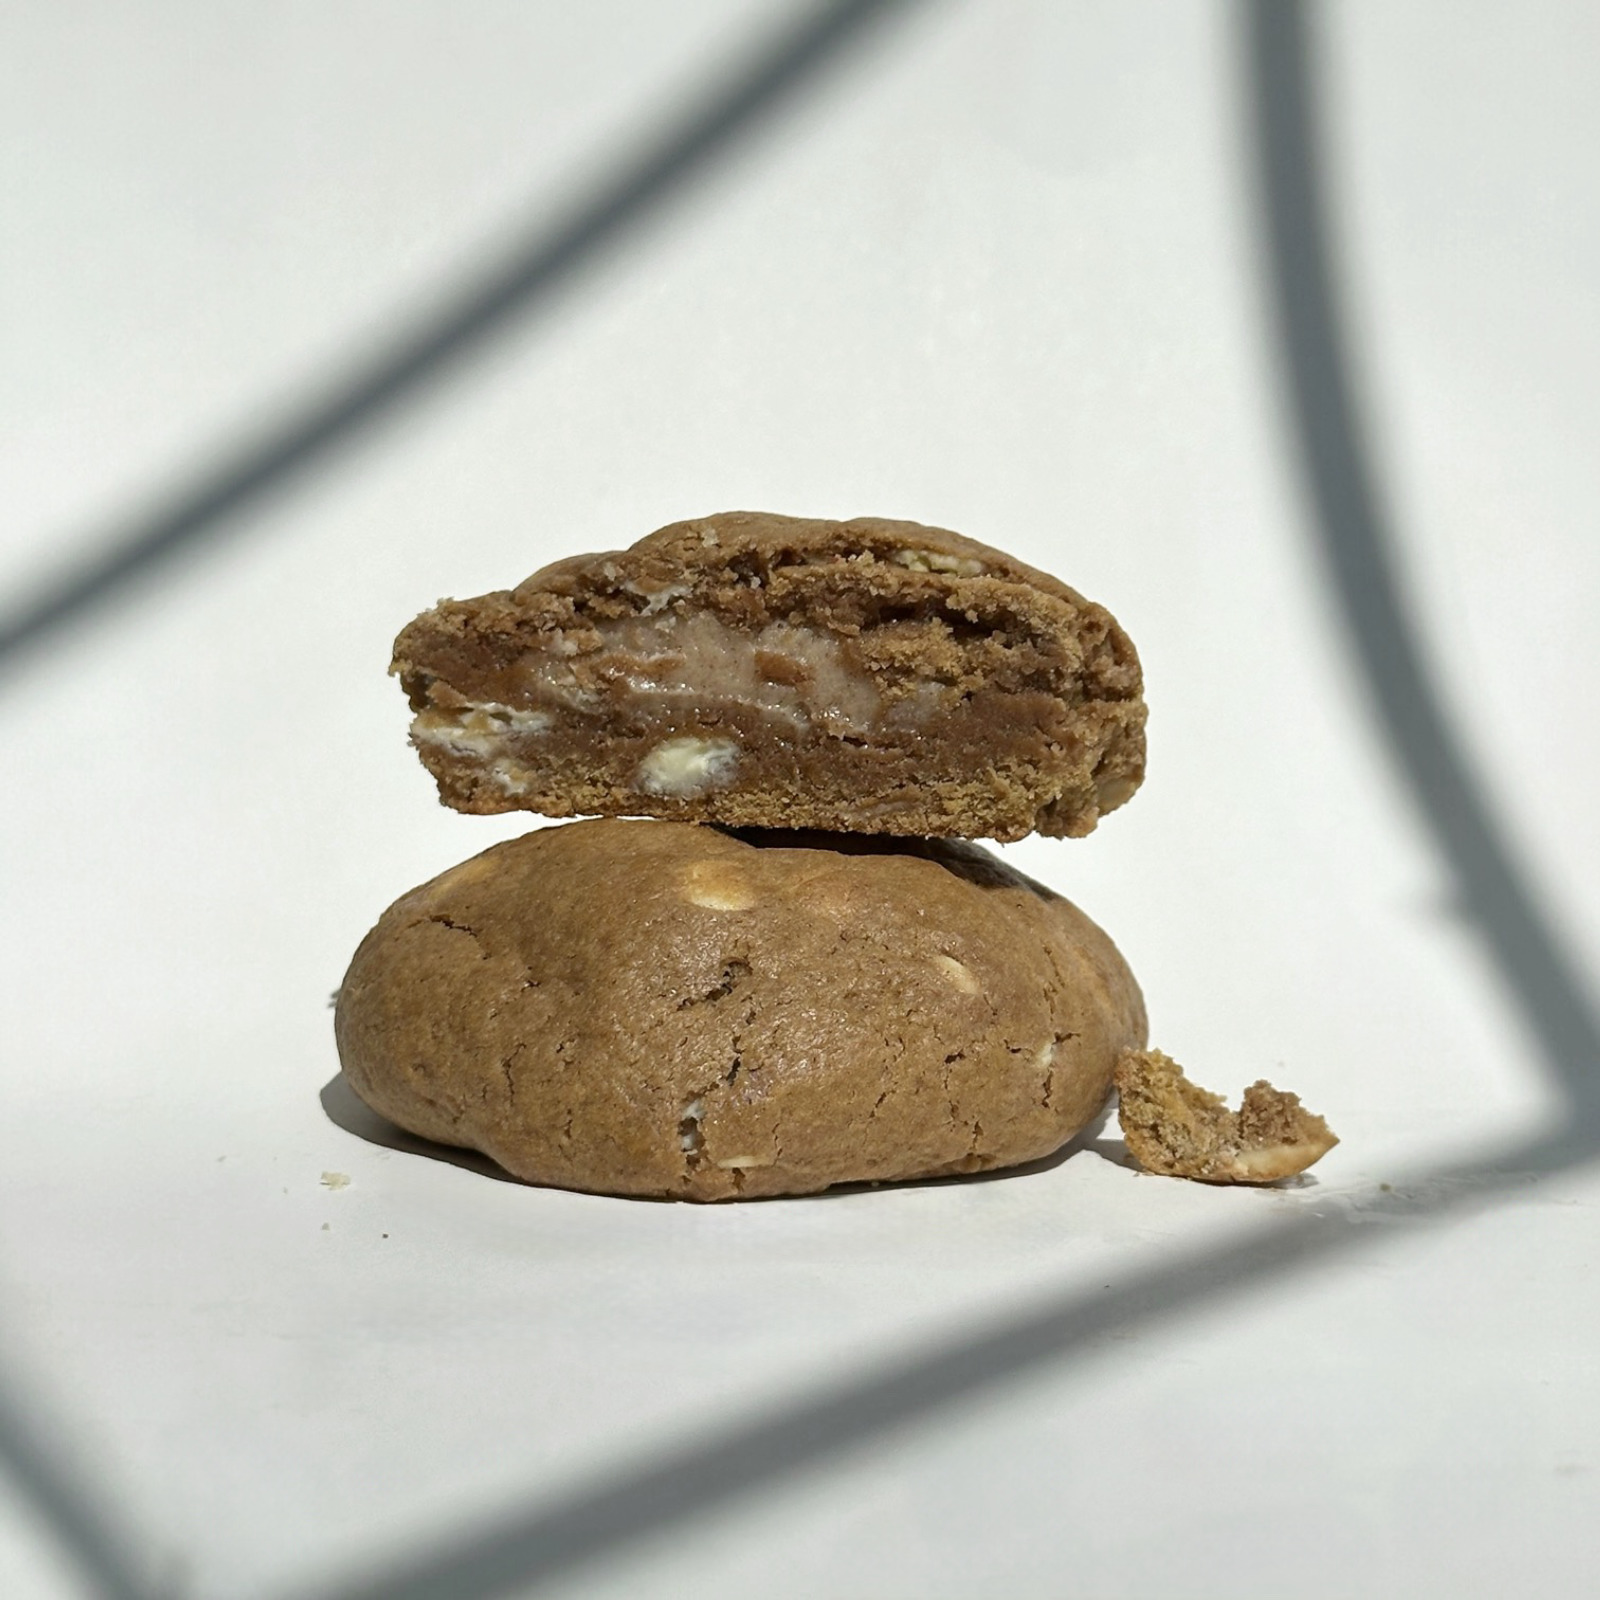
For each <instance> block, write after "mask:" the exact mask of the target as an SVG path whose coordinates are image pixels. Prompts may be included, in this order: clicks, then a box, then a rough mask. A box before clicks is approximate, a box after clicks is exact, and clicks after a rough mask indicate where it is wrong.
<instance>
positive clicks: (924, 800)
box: [391, 512, 1145, 839]
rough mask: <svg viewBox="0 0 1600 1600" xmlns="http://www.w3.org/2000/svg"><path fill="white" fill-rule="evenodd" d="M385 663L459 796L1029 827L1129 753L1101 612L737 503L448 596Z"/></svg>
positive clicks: (1095, 788) (850, 530)
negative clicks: (627, 542) (505, 586)
mask: <svg viewBox="0 0 1600 1600" xmlns="http://www.w3.org/2000/svg"><path fill="white" fill-rule="evenodd" d="M391 671H392V672H394V673H395V674H397V675H398V676H399V677H400V680H401V683H402V686H403V687H404V688H405V690H406V692H407V695H408V696H409V698H410V701H411V705H412V709H413V711H414V712H415V713H416V721H415V722H414V723H413V728H412V737H413V742H414V743H415V744H416V746H417V749H418V752H419V754H420V755H421V756H422V759H423V761H424V763H425V765H427V766H428V768H429V770H430V771H431V772H432V773H433V774H434V776H435V778H436V779H437V780H438V781H439V785H440V792H441V797H442V798H443V799H444V800H445V802H446V803H447V804H449V805H452V806H454V807H456V808H457V809H460V810H464V811H479V812H487V811H504V810H512V809H527V810H536V811H541V812H544V813H545V814H546V815H550V816H572V815H581V814H595V815H607V816H621V815H649V816H662V817H674V818H678V819H681V820H693V821H711V822H722V823H727V824H731V825H736V826H757V827H782V826H800V827H814V828H824V829H833V830H848V831H865V832H888V833H899V834H922V835H929V836H932V835H940V836H959V837H993V838H1000V839H1013V838H1020V837H1021V836H1023V835H1024V834H1026V833H1028V832H1031V831H1033V830H1034V829H1035V828H1037V829H1038V830H1039V831H1041V832H1044V833H1049V834H1056V835H1063V834H1066V835H1076V834H1083V833H1087V832H1089V831H1090V830H1091V829H1092V828H1093V827H1094V825H1095V822H1096V821H1097V820H1098V818H1099V816H1100V815H1101V814H1103V813H1104V812H1106V811H1110V810H1113V809H1115V807H1117V806H1119V805H1121V804H1123V803H1125V801H1126V800H1127V799H1128V798H1129V797H1130V796H1131V795H1132V794H1133V792H1134V790H1135V789H1136V788H1137V787H1138V785H1139V783H1140V781H1141V780H1142V778H1143V773H1144V717H1145V711H1144V703H1143V699H1142V679H1141V674H1140V669H1139V662H1138V657H1137V654H1136V653H1135V651H1134V649H1133V646H1132V643H1131V642H1130V641H1129V639H1128V638H1127V635H1126V634H1125V633H1124V632H1123V631H1122V629H1121V628H1120V627H1119V626H1118V625H1117V623H1116V621H1115V620H1114V619H1113V618H1112V617H1111V615H1110V614H1109V613H1108V612H1107V611H1106V610H1105V609H1104V608H1103V607H1101V606H1098V605H1096V604H1095V603H1094V602H1092V601H1090V600H1087V599H1085V598H1084V597H1083V596H1082V595H1080V594H1079V593H1078V592H1077V591H1076V590H1074V589H1071V588H1069V587H1068V586H1067V585H1066V584H1064V583H1062V582H1061V581H1060V580H1059V579H1057V578H1054V577H1052V576H1051V575H1050V574H1048V573H1044V572H1040V571H1038V570H1037V569H1035V568H1033V567H1030V566H1028V565H1026V564H1025V563H1023V562H1020V561H1018V560H1016V559H1015V558H1014V557H1012V556H1009V555H1007V554H1006V553H1005V552H1003V551H1000V550H996V549H994V548H992V547H990V546H988V545H984V544H980V543H978V542H977V541H976V540H973V539H968V538H965V537H964V536H962V535H961V534H958V533H954V532H952V531H950V530H948V529H944V528H933V527H926V526H924V525H922V524H920V523H915V522H905V521H894V520H890V519H885V518H875V517H858V518H853V519H850V520H848V521H837V522H836V521H828V520H823V519H815V518H802V517H787V516H778V515H773V514H768V513H758V512H727V513H723V514H721V515H718V516H712V517H704V518H699V519H695V520H692V521H687V522H680V523H674V524H672V525H671V526H669V527H665V528H662V529H660V530H658V531H657V532H655V533H652V534H650V535H649V536H648V537H646V538H644V539H642V540H640V541H639V542H638V543H637V544H635V545H633V546H632V547H631V548H629V549H627V550H623V551H613V552H604V553H601V554H596V555H585V556H577V557H571V558H568V559H565V560H562V561H558V562H555V563H553V564H552V565H550V566H547V567H545V568H543V569H542V570H541V571H539V572H537V573H535V574H534V575H533V576H532V577H530V578H528V579H526V580H525V581H524V582H522V583H521V584H519V585H517V587H516V588H514V589H510V590H499V591H496V592H494V593H491V594H487V595H482V596H479V597H477V598H476V599H472V600H464V601H453V600H451V601H444V602H441V604H440V605H438V606H437V607H435V608H434V609H433V610H432V611H430V612H427V613H425V614H424V615H422V616H421V617H418V618H417V619H416V620H415V621H414V622H412V623H411V624H410V625H409V626H408V627H407V628H405V629H404V630H403V631H402V632H401V634H400V636H399V638H398V639H397V640H396V643H395V650H394V658H393V661H392V663H391Z"/></svg>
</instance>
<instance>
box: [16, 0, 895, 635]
mask: <svg viewBox="0 0 1600 1600" xmlns="http://www.w3.org/2000/svg"><path fill="white" fill-rule="evenodd" d="M923 3H925V0H824V3H822V4H820V5H815V6H812V7H810V8H808V9H807V10H806V12H805V13H804V14H803V16H801V18H800V19H799V20H798V21H797V22H795V23H794V24H792V25H791V26H790V27H789V28H788V30H787V31H786V32H785V33H784V34H783V35H782V36H781V37H780V38H778V39H777V40H776V41H775V42H774V43H773V44H771V45H770V46H769V47H768V48H767V50H766V51H765V53H764V54H762V55H761V57H760V58H759V59H758V60H756V61H754V62H752V63H751V64H749V65H748V66H747V68H746V70H745V71H744V73H743V75H742V76H740V77H738V78H737V79H736V81H734V82H732V83H731V84H730V85H728V86H726V87H724V88H722V89H721V90H720V91H719V92H717V93H715V94H713V95H711V96H710V97H709V98H707V99H706V100H705V101H704V103H702V104H700V105H698V106H695V107H693V108H692V109H691V110H689V111H688V112H687V113H686V114H685V115H684V116H683V117H682V118H681V120H680V121H679V122H678V123H677V124H676V126H674V127H672V128H670V129H668V130H666V131H665V132H663V133H662V134H661V135H659V136H658V137H657V138H656V139H655V140H654V141H653V143H652V145H651V147H650V148H649V150H648V152H647V153H646V154H644V155H643V156H641V157H640V158H639V159H637V160H636V161H635V162H634V163H633V164H632V165H631V166H628V167H627V168H625V169H624V170H623V171H621V172H619V173H618V174H617V175H616V176H614V177H613V178H612V179H611V180H610V181H609V182H608V183H606V184H605V185H604V186H603V187H601V188H600V189H599V190H598V191H597V192H595V193H594V194H593V195H592V197H591V198H590V199H588V200H587V201H585V202H584V203H582V204H581V205H580V206H579V207H578V208H577V209H576V210H575V211H574V212H572V213H571V214H569V215H567V216H565V217H563V218H561V219H559V220H558V221H556V222H555V223H554V224H553V225H551V226H547V227H545V228H544V229H542V230H541V231H539V232H538V233H537V234H536V235H534V236H533V237H531V238H530V239H528V240H527V241H525V242H524V243H523V244H522V245H521V246H520V247H519V248H517V249H516V250H515V251H513V252H512V254H511V255H510V257H509V258H508V259H506V260H505V261H503V262H501V263H500V264H499V265H498V266H496V267H494V268H493V269H492V270H490V271H489V272H488V273H487V274H486V275H485V276H483V277H482V278H480V279H479V280H478V281H477V282H476V283H474V284H472V285H471V286H470V287H469V288H467V289H466V290H465V291H464V292H463V293H462V294H461V295H460V296H459V298H457V299H456V300H455V302H454V303H453V304H451V305H449V306H448V307H447V308H446V309H444V310H443V311H442V312H440V313H439V314H438V315H437V317H436V318H435V319H434V320H433V321H432V322H430V323H428V324H426V325H425V326H422V327H418V328H414V329H413V330H412V331H411V332H410V333H409V334H407V335H406V336H404V337H403V338H401V339H400V340H399V341H398V342H397V343H396V344H394V345H393V346H392V347H391V348H390V349H388V350H387V351H385V352H383V353H381V354H380V355H378V356H377V357H376V358H374V359H372V360H370V361H368V362H366V363H365V364H363V365H360V366H358V367H357V368H356V369H355V371H354V372H353V373H352V374H351V375H349V376H347V377H344V378H343V379H342V380H338V381H335V382H333V383H332V384H331V385H330V386H329V387H327V388H326V389H325V391H324V393H323V394H322V397H321V398H320V399H316V400H314V401H312V402H311V403H310V404H308V405H307V406H305V407H304V408H303V409H301V410H299V411H298V412H297V413H296V414H295V415H294V416H293V417H292V418H291V419H290V420H289V421H288V422H286V423H285V424H284V425H283V426H282V427H280V428H279V429H278V430H277V431H276V432H274V433H272V434H270V435H269V436H268V437H266V438H265V439H262V440H259V441H257V442H256V443H253V444H251V445H249V446H247V447H245V448H243V449H242V450H239V451H237V452H236V453H234V454H232V455H230V456H229V457H227V458H226V459H224V460H223V461H222V462H221V463H220V464H219V465H217V466H215V467H213V468H211V469H209V470H207V471H204V472H202V473H201V474H200V475H199V476H197V477H196V478H195V479H194V480H193V481H192V482H191V483H190V484H188V485H187V486H186V487H185V488H183V489H182V490H180V491H179V492H178V493H177V494H176V495H175V496H173V497H171V498H170V499H168V500H167V501H166V503H165V504H161V505H158V506H156V507H154V508H153V509H152V510H150V511H149V512H147V513H146V514H145V515H144V516H143V517H141V518H139V519H137V520H136V521H134V522H133V523H131V524H130V525H129V526H128V527H126V528H124V529H122V530H120V531H119V532H118V533H117V534H116V535H115V536H114V537H113V538H112V539H111V540H110V542H109V548H108V549H107V550H106V553H105V554H104V555H102V556H99V557H98V558H96V559H95V560H94V561H93V562H92V563H91V564H90V565H89V566H88V567H87V568H86V569H85V570H83V571H81V572H78V573H76V574H74V575H72V576H69V577H66V578H64V579H63V580H61V581H60V582H59V583H58V584H57V585H56V586H55V587H53V588H50V589H47V590H46V591H45V592H43V593H41V594H39V595H38V596H37V597H36V598H35V599H34V600H33V601H32V602H31V604H29V605H27V606H26V607H25V608H24V609H23V610H21V611H20V612H19V613H18V614H16V615H14V616H12V617H10V618H9V619H0V667H3V666H4V665H6V664H9V663H10V662H11V661H12V660H13V658H15V657H16V656H18V655H19V654H20V653H21V652H23V651H24V650H25V649H27V648H30V647H36V646H38V645H39V644H40V643H42V642H43V641H44V640H45V639H47V638H48V637H50V636H51V635H53V634H56V633H58V632H59V631H60V630H61V629H62V628H63V627H64V626H66V625H67V624H68V623H71V622H75V621H77V620H78V619H80V618H82V617H84V616H86V615H87V614H89V613H90V612H92V611H94V610H96V609H98V608H99V607H101V606H103V605H105V604H106V603H107V602H108V601H110V600H111V599H112V598H113V597H114V596H116V595H118V594H120V593H122V592H124V591H125V590H126V589H127V588H128V587H129V586H130V584H131V583H132V582H133V581H134V580H135V579H139V578H143V577H146V576H148V575H149V574H151V573H153V572H154V571H156V570H157V569H158V568H160V567H162V566H165V565H166V564H167V563H169V562H170V561H171V560H172V559H173V558H174V557H175V556H177V555H178V554H179V553H180V552H182V551H185V550H192V549H194V548H196V547H197V546H198V545H199V544H200V543H201V542H202V541H203V540H214V539H216V538H217V537H219V536H220V535H221V534H223V533H225V532H227V531H229V527H230V524H231V523H232V520H233V519H234V518H235V517H236V515H237V513H239V512H241V511H243V510H245V509H246V508H248V507H250V506H252V505H254V504H256V503H257V502H259V501H260V500H262V499H263V498H264V497H265V496H266V494H267V493H268V491H271V490H277V489H280V488H282V487H284V486H285V485H286V484H288V483H289V482H290V481H291V480H292V479H294V478H295V477H296V476H298V475H299V474H301V473H303V472H305V471H306V470H307V469H308V468H310V467H312V466H314V465H316V464H317V463H318V462H320V461H321V460H323V459H324V458H325V457H327V456H328V455H329V454H330V453H331V452H332V451H333V450H334V448H335V447H336V446H339V445H343V444H346V443H348V442H349V441H350V440H351V439H353V438H354V437H355V436H356V435H357V434H358V433H360V432H361V431H362V430H363V429H366V428H369V427H371V426H372V425H373V424H374V423H375V422H377V421H379V420H380V419H381V418H382V417H384V416H385V415H387V414H388V413H390V412H391V411H393V410H394V409H395V408H396V407H397V406H398V405H399V404H400V402H402V401H403V400H406V399H408V398H410V397H412V396H414V395H415V394H416V393H417V392H418V391H419V390H420V389H421V387H422V386H423V385H424V384H426V383H428V382H433V381H437V380H438V379H439V378H441V377H443V376H444V375H445V373H446V371H447V370H448V369H449V368H451V367H453V366H455V365H458V364H459V363H460V362H461V361H462V360H463V359H464V358H465V357H466V356H467V355H469V354H470V353H471V352H472V351H473V350H475V349H476V348H478V347H479V346H481V345H482V344H483V343H484V342H485V341H486V340H487V339H488V338H490V337H491V336H492V335H494V334H497V333H499V332H501V331H502V330H503V329H504V327H505V325H506V324H507V322H508V321H509V320H510V319H511V318H512V317H513V316H515V315H518V314H521V313H525V312H527V311H528V310H530V309H531V308H532V306H533V305H534V304H535V303H536V302H538V301H539V300H541V299H544V298H546V297H547V296H549V295H550V293H551V292H552V291H554V290H556V289H558V288H559V287H561V286H562V285H564V284H565V283H567V282H569V281H570V280H571V279H572V278H573V277H574V276H575V275H576V273H577V272H578V270H579V269H580V268H582V267H584V266H586V265H587V264H588V263H590V262H591V261H592V260H593V259H594V258H595V257H596V256H598V255H599V254H600V252H601V251H603V250H605V249H607V248H609V247H613V246H615V245H616V244H617V243H618V242H619V241H620V240H621V239H622V238H623V237H624V236H625V235H626V234H627V233H628V232H629V231H630V230H632V229H634V228H636V227H638V226H639V225H640V224H642V223H643V222H645V221H646V220H647V218H648V217H649V216H651V215H652V214H653V213H655V212H657V211H659V210H660V209H661V208H662V206H664V205H665V204H666V202H667V201H668V200H669V199H671V198H672V197H673V196H675V195H676V194H678V193H680V192H681V191H682V190H683V189H684V188H685V187H686V185H687V184H688V182H689V181H690V180H691V179H693V178H695V177H697V176H699V175H700V174H701V173H703V172H704V171H705V170H706V169H707V168H708V167H709V166H710V165H711V164H712V163H713V162H714V161H715V160H717V159H719V158H721V157H724V156H726V155H728V154H729V153H730V152H731V151H732V150H733V149H734V148H735V147H736V146H737V145H738V144H739V143H740V141H741V140H743V139H746V138H748V137H750V136H751V135H753V134H754V133H755V132H756V131H757V129H758V127H759V126H760V125H761V124H762V123H763V122H766V121H768V120H769V119H771V118H772V117H773V116H774V115H775V114H776V113H777V112H778V111H779V110H780V109H781V108H782V107H783V106H784V105H785V104H786V103H788V102H790V101H792V100H793V99H794V98H795V97H796V95H797V94H798V93H799V92H800V91H801V90H802V89H803V88H805V87H807V86H808V85H810V84H811V83H812V82H813V81H814V80H815V79H816V78H817V77H818V76H819V74H820V73H821V72H822V70H823V69H824V68H825V67H827V66H828V65H830V64H831V63H833V62H834V61H836V60H838V59H839V58H840V57H841V56H842V55H844V54H845V52H846V49H847V47H849V46H851V45H856V44H859V43H861V42H862V41H863V40H864V38H865V37H866V35H867V32H868V27H869V24H872V23H875V22H877V21H879V20H880V19H881V18H882V17H884V16H885V15H887V14H889V13H892V12H896V11H905V10H908V9H910V7H911V6H913V5H917V4H923ZM93 542H94V543H96V544H98V543H101V541H99V540H96V541H93Z"/></svg>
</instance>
